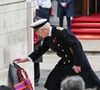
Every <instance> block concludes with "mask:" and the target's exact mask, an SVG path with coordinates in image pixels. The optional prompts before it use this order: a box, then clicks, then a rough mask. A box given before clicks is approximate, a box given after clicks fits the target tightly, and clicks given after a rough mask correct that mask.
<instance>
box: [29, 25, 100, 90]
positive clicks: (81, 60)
mask: <svg viewBox="0 0 100 90" xmlns="http://www.w3.org/2000/svg"><path fill="white" fill-rule="evenodd" d="M49 48H51V49H52V50H53V51H54V52H56V53H57V55H58V56H59V57H61V59H60V60H59V62H58V63H57V65H56V66H55V68H54V69H53V70H52V71H51V73H50V74H49V76H48V78H47V80H46V83H45V88H47V90H60V83H61V81H62V80H63V79H64V78H65V77H66V76H71V75H80V76H82V77H83V79H84V80H85V83H86V87H87V88H89V87H90V88H91V87H94V86H100V81H99V79H98V77H97V76H96V75H95V73H94V72H93V70H92V69H91V67H90V64H89V62H88V60H87V57H86V55H85V53H84V51H83V49H82V46H81V44H80V42H79V41H78V39H77V38H76V37H75V36H74V35H73V33H71V32H70V31H68V30H66V29H63V28H61V27H55V26H52V36H48V37H46V38H45V39H44V41H43V44H42V46H41V47H39V49H38V50H36V51H34V52H32V53H31V54H30V55H29V57H30V58H31V59H32V60H33V61H35V60H36V59H37V58H39V57H40V56H41V55H42V54H44V53H45V52H46V51H47V50H48V49H49ZM73 65H77V66H81V69H82V71H81V72H80V73H78V74H76V73H75V72H74V71H73V70H72V67H73Z"/></svg>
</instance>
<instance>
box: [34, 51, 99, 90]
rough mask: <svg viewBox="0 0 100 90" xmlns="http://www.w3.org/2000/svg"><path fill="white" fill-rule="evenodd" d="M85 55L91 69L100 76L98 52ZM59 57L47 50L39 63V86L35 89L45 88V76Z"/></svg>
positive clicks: (43, 89) (41, 89)
mask: <svg viewBox="0 0 100 90" xmlns="http://www.w3.org/2000/svg"><path fill="white" fill-rule="evenodd" d="M87 57H88V59H89V62H90V64H91V66H92V68H93V70H94V71H95V72H96V74H97V75H98V77H99V76H100V63H98V62H99V60H100V53H87ZM58 60H59V58H58V57H57V56H56V55H55V53H53V52H47V53H46V54H44V56H43V63H41V64H40V68H41V77H40V82H39V86H37V87H35V90H46V89H45V88H44V87H43V85H44V83H45V81H46V78H47V76H48V74H49V73H50V71H51V70H52V69H53V67H54V66H55V65H56V63H57V62H58Z"/></svg>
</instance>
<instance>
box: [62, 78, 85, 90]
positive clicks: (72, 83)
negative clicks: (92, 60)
mask: <svg viewBox="0 0 100 90" xmlns="http://www.w3.org/2000/svg"><path fill="white" fill-rule="evenodd" d="M61 90H85V82H84V80H83V79H82V78H81V77H80V76H70V77H67V78H65V79H64V80H63V81H62V82H61Z"/></svg>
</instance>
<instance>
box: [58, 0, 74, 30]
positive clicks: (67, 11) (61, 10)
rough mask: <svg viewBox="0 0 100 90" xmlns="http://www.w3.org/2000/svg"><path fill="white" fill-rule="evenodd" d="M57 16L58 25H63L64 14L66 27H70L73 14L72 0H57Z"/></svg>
mask: <svg viewBox="0 0 100 90" xmlns="http://www.w3.org/2000/svg"><path fill="white" fill-rule="evenodd" d="M57 2H58V5H57V16H58V17H59V26H61V27H63V19H64V16H66V19H67V28H68V29H69V30H70V29H71V16H73V15H74V10H73V0H57Z"/></svg>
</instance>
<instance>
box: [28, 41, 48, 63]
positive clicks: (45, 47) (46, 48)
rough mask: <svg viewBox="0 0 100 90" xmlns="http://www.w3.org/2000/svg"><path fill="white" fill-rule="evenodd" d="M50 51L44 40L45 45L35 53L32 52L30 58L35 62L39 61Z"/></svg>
mask: <svg viewBox="0 0 100 90" xmlns="http://www.w3.org/2000/svg"><path fill="white" fill-rule="evenodd" d="M48 49H49V47H48V45H47V41H46V40H44V41H43V44H42V45H41V46H40V47H39V48H38V49H37V50H35V51H34V52H32V53H31V54H30V55H29V57H30V58H31V59H32V60H33V61H35V60H37V59H38V58H39V57H40V56H42V55H43V54H44V53H45V52H46V51H47V50H48Z"/></svg>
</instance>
